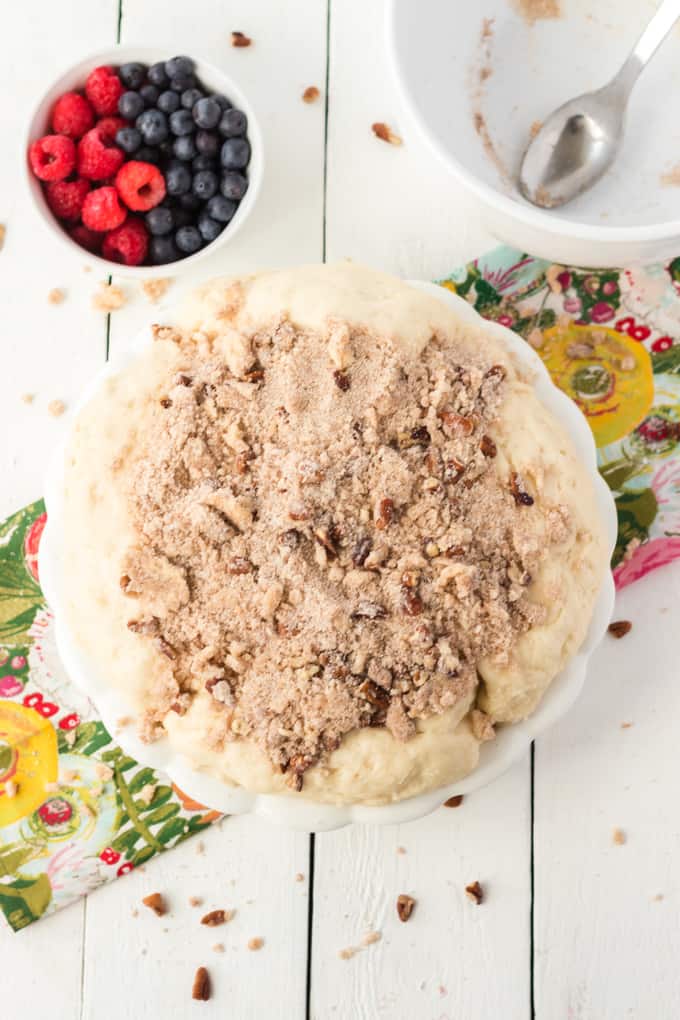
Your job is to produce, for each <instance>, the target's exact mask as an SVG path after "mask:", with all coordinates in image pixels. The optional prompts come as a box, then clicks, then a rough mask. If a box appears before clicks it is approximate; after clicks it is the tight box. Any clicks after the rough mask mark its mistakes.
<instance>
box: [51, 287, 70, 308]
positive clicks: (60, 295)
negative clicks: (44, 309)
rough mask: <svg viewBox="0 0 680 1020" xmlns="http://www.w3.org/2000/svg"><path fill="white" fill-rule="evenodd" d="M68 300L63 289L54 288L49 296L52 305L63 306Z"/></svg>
mask: <svg viewBox="0 0 680 1020" xmlns="http://www.w3.org/2000/svg"><path fill="white" fill-rule="evenodd" d="M65 299H66V291H65V290H62V288H61V287H53V288H52V290H51V291H49V293H48V295H47V301H48V303H49V304H51V305H61V304H63V302H64V301H65Z"/></svg>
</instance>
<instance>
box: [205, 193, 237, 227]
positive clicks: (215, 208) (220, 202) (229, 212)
mask: <svg viewBox="0 0 680 1020" xmlns="http://www.w3.org/2000/svg"><path fill="white" fill-rule="evenodd" d="M205 211H206V212H207V214H208V216H212V218H213V219H214V220H219V222H220V223H228V222H229V220H230V219H231V218H232V216H233V215H234V213H235V212H236V202H232V200H231V199H230V198H224V197H223V196H222V195H214V196H213V198H211V199H210V201H209V202H207V203H206V207H205Z"/></svg>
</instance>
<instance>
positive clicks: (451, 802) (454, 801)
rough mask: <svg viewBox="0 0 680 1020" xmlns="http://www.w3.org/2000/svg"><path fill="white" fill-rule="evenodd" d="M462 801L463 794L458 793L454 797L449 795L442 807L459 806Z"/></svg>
mask: <svg viewBox="0 0 680 1020" xmlns="http://www.w3.org/2000/svg"><path fill="white" fill-rule="evenodd" d="M462 803H463V794H462V793H459V794H457V795H456V796H455V797H449V799H448V800H445V801H444V807H460V805H461V804H462Z"/></svg>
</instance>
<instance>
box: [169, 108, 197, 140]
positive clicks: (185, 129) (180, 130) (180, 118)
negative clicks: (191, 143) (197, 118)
mask: <svg viewBox="0 0 680 1020" xmlns="http://www.w3.org/2000/svg"><path fill="white" fill-rule="evenodd" d="M170 130H171V131H172V133H173V135H192V134H193V133H194V130H195V127H194V118H193V117H192V116H191V110H176V111H175V112H174V113H171V114H170Z"/></svg>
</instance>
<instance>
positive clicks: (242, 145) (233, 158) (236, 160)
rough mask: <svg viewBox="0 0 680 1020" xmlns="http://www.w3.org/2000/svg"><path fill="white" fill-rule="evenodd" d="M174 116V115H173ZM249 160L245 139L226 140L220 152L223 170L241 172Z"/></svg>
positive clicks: (248, 149) (248, 147)
mask: <svg viewBox="0 0 680 1020" xmlns="http://www.w3.org/2000/svg"><path fill="white" fill-rule="evenodd" d="M173 116H174V115H173ZM249 160H250V143H249V142H248V140H247V139H246V138H227V140H226V142H225V143H224V145H223V146H222V151H221V152H220V161H221V163H222V166H223V167H224V168H225V170H243V168H244V167H246V166H248V161H249Z"/></svg>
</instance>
